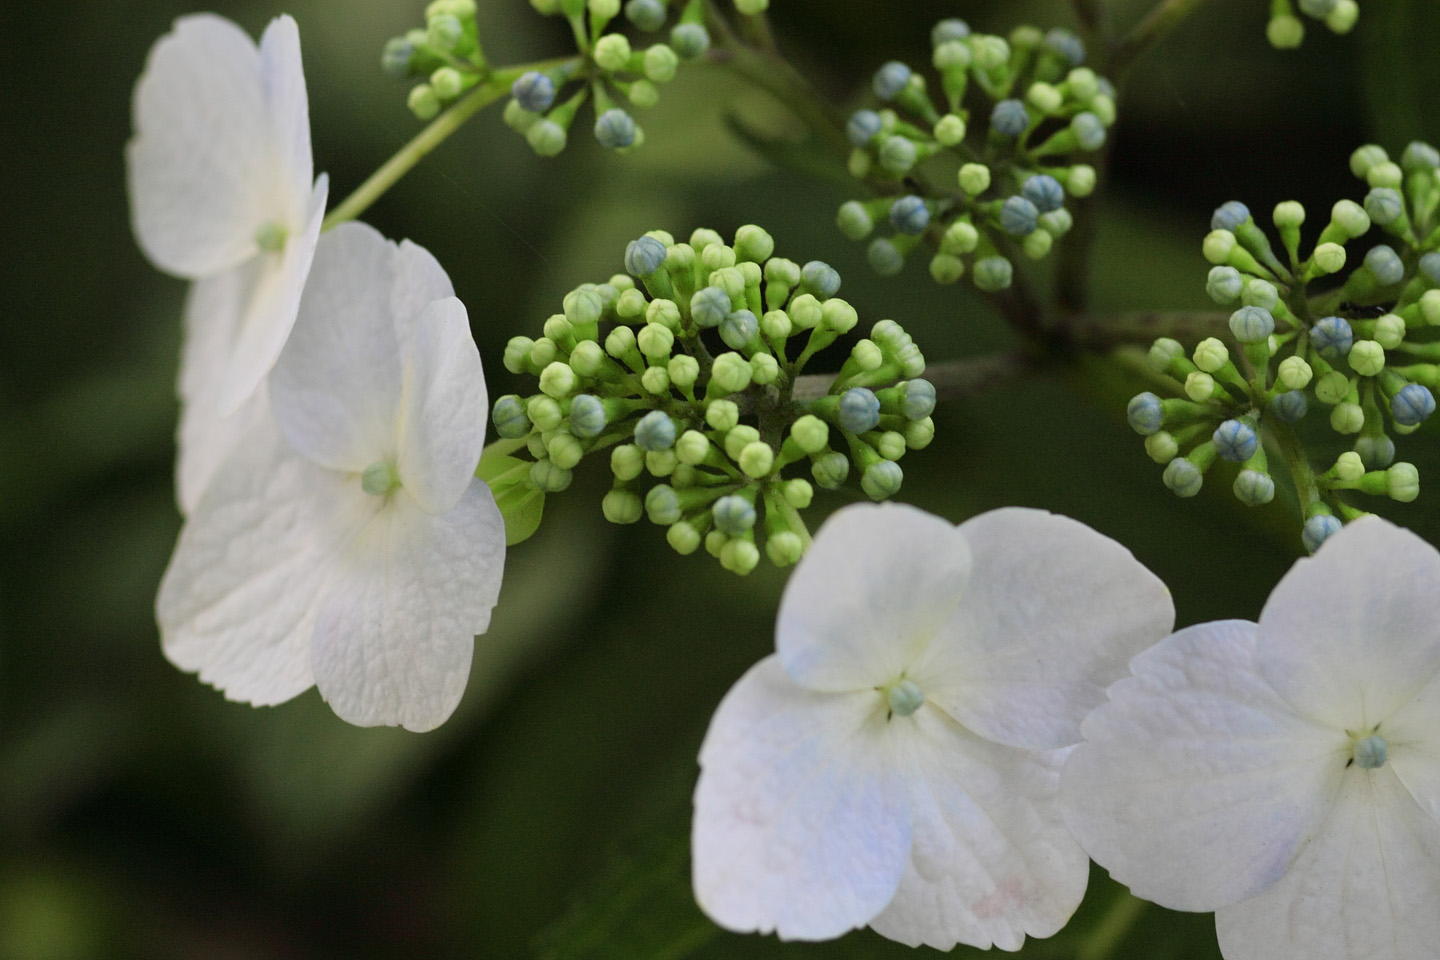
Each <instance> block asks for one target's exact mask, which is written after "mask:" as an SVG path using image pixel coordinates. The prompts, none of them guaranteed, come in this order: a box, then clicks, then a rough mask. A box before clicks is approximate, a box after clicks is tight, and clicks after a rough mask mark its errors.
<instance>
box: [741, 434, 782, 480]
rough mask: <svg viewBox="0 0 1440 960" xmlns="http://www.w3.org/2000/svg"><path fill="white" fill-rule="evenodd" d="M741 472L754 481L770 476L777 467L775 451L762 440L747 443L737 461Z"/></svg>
mask: <svg viewBox="0 0 1440 960" xmlns="http://www.w3.org/2000/svg"><path fill="white" fill-rule="evenodd" d="M735 462H736V464H737V465H738V466H739V467H740V472H741V473H743V474H745V476H747V477H749V478H751V479H752V480H759V479H760V478H761V477H765V476H768V475H769V473H770V471H771V470H772V469H773V468H774V466H775V451H774V450H773V449H771V447H770V444H768V443H765V442H764V441H761V440H756V441H755V442H754V443H747V444H746V445H745V447H744V449H742V450H741V451H740V456H739V457H737V458H736V460H735Z"/></svg>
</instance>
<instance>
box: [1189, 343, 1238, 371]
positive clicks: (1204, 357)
mask: <svg viewBox="0 0 1440 960" xmlns="http://www.w3.org/2000/svg"><path fill="white" fill-rule="evenodd" d="M1229 362H1230V350H1229V348H1227V347H1226V346H1225V344H1224V343H1222V342H1221V341H1219V340H1217V339H1216V338H1214V337H1207V338H1205V339H1204V340H1201V341H1200V344H1199V345H1198V346H1197V347H1196V348H1195V366H1197V367H1199V368H1200V369H1201V370H1203V371H1205V372H1206V373H1219V372H1220V371H1221V369H1223V368H1224V366H1225V364H1227V363H1229Z"/></svg>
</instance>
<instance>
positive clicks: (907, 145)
mask: <svg viewBox="0 0 1440 960" xmlns="http://www.w3.org/2000/svg"><path fill="white" fill-rule="evenodd" d="M917 156H918V153H917V151H916V149H915V144H914V143H913V142H911V140H910V138H909V137H886V138H885V142H884V143H882V144H880V166H882V167H884V168H885V169H886V170H889V171H890V172H891V173H909V172H910V168H911V167H913V166H915V160H916V157H917Z"/></svg>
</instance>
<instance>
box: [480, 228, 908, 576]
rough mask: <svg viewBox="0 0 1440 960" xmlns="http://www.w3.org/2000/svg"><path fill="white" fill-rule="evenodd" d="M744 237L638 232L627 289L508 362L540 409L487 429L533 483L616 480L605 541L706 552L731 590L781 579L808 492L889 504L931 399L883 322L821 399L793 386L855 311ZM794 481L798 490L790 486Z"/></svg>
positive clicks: (510, 411)
mask: <svg viewBox="0 0 1440 960" xmlns="http://www.w3.org/2000/svg"><path fill="white" fill-rule="evenodd" d="M774 248H775V242H774V240H773V239H772V238H771V237H770V235H769V234H768V233H766V232H765V231H764V230H762V229H760V228H759V227H756V226H743V227H741V228H740V229H739V230H737V231H736V233H735V236H734V240H733V242H732V243H730V244H726V243H725V242H724V240H723V238H722V237H721V236H720V235H719V234H717V233H716V232H715V231H713V230H704V229H701V230H696V231H695V232H694V233H693V234H691V235H690V238H689V240H688V242H676V240H675V238H674V237H672V236H671V235H670V234H668V233H665V232H664V231H659V230H656V231H652V232H651V233H648V234H646V235H645V236H643V237H641V238H640V239H638V240H636V241H634V242H632V243H631V244H630V245H629V247H628V248H627V249H626V251H625V270H626V273H624V274H616V275H615V276H613V277H611V278H610V279H609V280H608V281H607V282H605V283H601V284H585V285H582V286H580V287H577V288H576V289H575V290H573V291H571V292H570V293H569V294H568V295H566V297H565V301H564V312H563V313H558V314H556V315H554V316H552V317H551V318H550V319H549V320H547V321H546V322H545V327H544V335H543V336H541V337H540V338H538V339H531V338H529V337H515V338H514V339H512V340H511V341H510V343H509V345H508V346H507V347H506V349H505V360H504V362H505V367H506V369H508V370H509V371H510V372H511V373H514V374H522V375H529V376H533V377H536V378H537V379H538V392H536V393H534V394H533V395H530V396H520V395H517V394H511V395H508V396H503V397H500V398H499V399H498V400H497V401H496V402H495V406H494V411H493V421H494V424H495V429H496V431H497V432H498V433H499V435H500V436H501V437H502V438H505V439H508V440H511V441H512V442H514V441H521V440H523V441H524V443H525V446H526V447H527V448H528V452H529V454H530V456H531V457H532V458H533V462H532V464H531V466H530V470H529V481H528V482H529V483H530V484H531V485H532V486H533V487H534V488H537V489H538V490H541V491H544V492H558V491H560V490H564V489H565V488H566V487H568V486H569V485H570V482H571V479H572V477H573V471H574V470H575V469H576V468H577V466H578V465H579V464H580V461H581V460H583V459H584V458H585V457H586V456H587V455H590V454H600V453H603V454H605V455H606V456H608V458H609V465H610V471H611V473H612V474H613V475H614V479H613V483H612V486H611V489H610V492H609V493H608V494H606V496H605V500H604V503H603V508H604V512H605V516H606V518H607V519H609V520H611V521H613V522H615V523H635V522H636V521H638V520H640V519H641V518H642V517H643V518H647V519H649V520H650V522H652V523H655V524H658V525H661V526H664V527H666V529H667V533H666V537H667V539H668V540H669V542H670V545H671V546H672V547H674V548H675V550H676V551H677V552H679V553H682V554H689V553H693V552H695V551H696V550H698V549H699V548H700V547H701V546H702V545H703V546H704V547H705V549H706V550H708V551H709V552H710V553H711V554H712V555H714V556H715V557H717V558H718V559H719V560H720V563H721V565H722V566H724V567H725V568H727V569H729V570H732V571H734V572H736V573H741V574H744V573H749V572H750V571H751V570H752V569H754V568H755V566H756V564H757V563H758V562H759V560H760V553H761V550H762V549H763V550H764V553H765V555H766V556H768V557H769V558H770V560H771V561H772V562H773V563H775V564H776V565H779V566H787V565H789V564H792V563H794V562H795V561H796V560H798V559H799V558H800V555H801V554H802V553H803V552H804V550H805V548H806V547H807V546H808V545H809V543H810V533H809V530H808V529H807V527H806V525H805V521H804V520H803V519H801V516H800V511H801V510H803V509H805V507H807V506H809V504H810V500H811V498H812V497H813V496H814V488H815V487H816V486H819V487H821V488H824V489H834V488H837V487H839V486H841V485H842V484H844V483H845V482H846V480H847V479H848V478H850V477H851V476H852V475H853V476H855V477H856V479H858V481H859V485H860V487H861V489H862V490H864V492H865V493H866V494H867V495H868V496H870V497H871V498H872V499H875V500H883V499H885V498H886V497H889V496H892V495H894V494H895V493H896V492H898V491H899V489H900V485H901V481H902V480H903V479H904V474H903V472H902V470H901V468H900V464H899V463H898V461H899V460H900V459H901V458H902V457H903V456H904V455H905V453H906V452H907V451H909V450H918V449H921V448H923V447H925V446H927V445H928V444H929V443H930V441H931V439H932V438H933V437H934V433H935V424H934V421H933V420H932V419H931V416H930V414H931V411H932V410H933V409H934V407H935V390H934V387H933V386H931V384H930V383H929V382H927V381H925V380H923V379H920V376H921V374H922V373H923V372H924V369H925V358H924V356H923V355H922V354H921V352H920V349H919V348H918V347H917V346H916V345H915V342H914V341H913V340H912V339H911V338H910V336H909V335H908V334H907V333H906V332H905V331H904V330H903V329H902V328H901V327H900V325H899V324H897V323H895V322H894V321H893V320H881V321H879V322H878V323H876V324H875V325H874V326H873V327H872V328H871V330H870V335H869V337H868V338H865V339H861V340H858V341H856V342H855V343H854V345H853V346H852V347H851V349H850V352H849V356H848V358H847V359H846V360H845V362H844V363H843V364H842V365H841V367H840V371H839V373H838V374H837V375H836V376H835V378H834V380H833V381H832V382H831V383H830V384H829V387H828V390H827V392H825V393H824V394H823V395H818V391H812V390H807V387H809V386H810V384H809V381H808V378H807V380H806V381H800V382H798V389H797V381H798V378H799V375H800V372H801V371H802V370H803V369H804V367H805V365H806V363H808V362H809V360H810V359H811V357H813V356H814V355H815V354H816V353H818V352H819V351H821V350H823V349H825V348H826V347H828V346H830V345H831V344H833V343H834V342H835V341H836V340H837V339H839V338H840V337H841V336H844V335H846V334H848V333H850V331H851V330H853V329H855V327H856V326H857V324H858V322H859V317H858V316H857V314H856V311H855V308H854V307H852V306H851V305H850V304H849V303H847V302H846V301H844V300H842V299H840V298H839V297H838V296H836V294H837V293H838V292H839V289H840V276H839V274H838V273H836V272H835V270H834V269H832V268H831V267H830V266H828V265H827V264H824V263H821V262H820V261H818V260H812V261H811V262H809V263H806V264H804V265H803V266H802V265H801V264H798V263H795V262H794V261H792V260H787V259H784V258H782V257H776V256H773V255H772V254H773V253H774ZM792 466H795V467H801V468H806V469H805V471H804V472H805V474H806V475H805V476H794V475H793V474H796V473H800V472H801V471H800V470H790V473H791V474H792V476H786V471H787V469H789V468H791V467H792Z"/></svg>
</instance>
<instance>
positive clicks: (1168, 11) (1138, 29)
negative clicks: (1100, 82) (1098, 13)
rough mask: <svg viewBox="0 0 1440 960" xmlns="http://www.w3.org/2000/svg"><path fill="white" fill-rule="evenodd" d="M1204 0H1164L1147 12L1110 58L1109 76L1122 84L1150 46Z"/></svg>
mask: <svg viewBox="0 0 1440 960" xmlns="http://www.w3.org/2000/svg"><path fill="white" fill-rule="evenodd" d="M1204 2H1205V0H1163V2H1162V3H1161V4H1160V5H1159V6H1157V7H1155V8H1154V9H1153V10H1151V11H1150V12H1149V13H1148V14H1146V16H1145V19H1144V20H1141V21H1140V22H1139V23H1138V24H1136V25H1135V27H1134V29H1132V30H1131V31H1130V32H1129V33H1128V34H1126V35H1125V37H1124V39H1122V40H1121V41H1120V42H1119V43H1118V44H1117V45H1116V47H1115V53H1114V55H1113V56H1112V57H1111V58H1110V63H1109V65H1108V66H1109V71H1110V77H1111V79H1113V80H1114V81H1115V82H1116V84H1119V83H1120V81H1121V80H1122V78H1123V77H1124V75H1125V74H1126V72H1127V71H1129V69H1130V67H1131V66H1133V65H1134V63H1135V61H1136V60H1137V59H1139V57H1140V55H1141V54H1143V53H1144V52H1145V51H1146V50H1149V49H1150V48H1151V47H1152V46H1154V45H1155V44H1156V43H1157V42H1159V40H1160V39H1161V38H1162V37H1164V36H1165V35H1166V34H1167V33H1169V32H1170V31H1171V30H1173V29H1175V27H1176V26H1178V25H1179V24H1180V21H1182V20H1184V19H1185V18H1186V17H1188V16H1190V14H1192V13H1194V12H1195V10H1196V8H1198V7H1199V6H1200V4H1202V3H1204Z"/></svg>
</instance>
